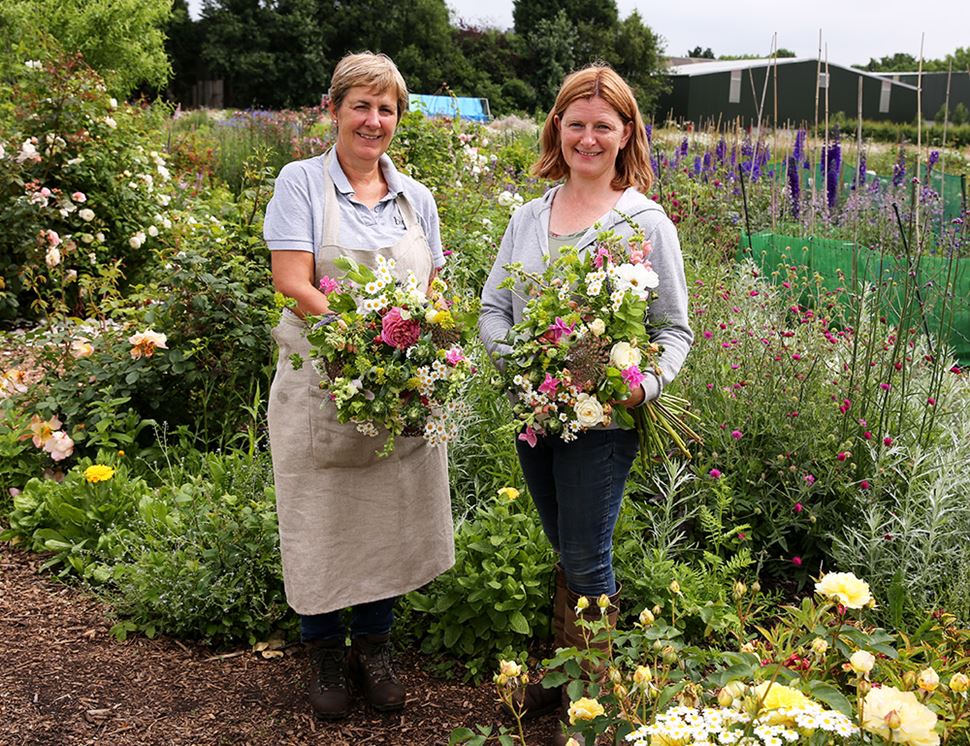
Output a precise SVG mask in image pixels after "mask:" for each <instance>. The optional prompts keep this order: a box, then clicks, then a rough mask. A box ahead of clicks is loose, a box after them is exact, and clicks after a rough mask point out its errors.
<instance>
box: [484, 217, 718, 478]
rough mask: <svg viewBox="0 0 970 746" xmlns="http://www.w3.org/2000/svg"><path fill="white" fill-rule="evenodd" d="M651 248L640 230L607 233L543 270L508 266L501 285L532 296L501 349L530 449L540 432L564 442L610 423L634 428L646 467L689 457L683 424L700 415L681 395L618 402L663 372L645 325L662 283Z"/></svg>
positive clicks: (518, 424) (519, 426) (688, 434)
mask: <svg viewBox="0 0 970 746" xmlns="http://www.w3.org/2000/svg"><path fill="white" fill-rule="evenodd" d="M651 248H652V247H651V246H650V242H649V241H644V240H643V238H642V236H634V238H632V239H629V240H628V241H624V240H623V239H622V238H621V237H620V236H618V235H617V234H616V233H614V232H613V231H606V232H603V233H601V234H600V235H599V236H598V237H597V241H596V243H595V245H593V246H591V247H590V248H589V249H588V250H586V251H585V252H583V253H582V254H580V253H577V252H576V250H575V249H572V248H571V247H566V248H565V249H563V252H562V254H561V256H560V257H559V258H558V259H557V260H556V261H555V262H553V263H552V264H551V265H550V266H549V267H547V268H546V270H545V271H544V272H543V273H541V274H539V273H535V272H528V271H526V270H525V269H523V267H522V265H521V264H519V263H514V264H508V265H506V270H507V271H508V272H509V276H508V277H507V278H506V279H505V280H504V281H503V282H502V284H501V285H500V287H503V288H507V289H510V290H511V291H512V292H517V289H518V288H523V287H524V288H527V292H528V293H529V295H530V298H529V301H528V303H527V304H526V306H525V309H524V311H523V315H522V320H521V321H520V322H519V323H517V324H515V325H514V326H513V327H512V329H511V330H510V332H509V334H508V336H507V337H506V340H505V341H506V342H507V343H508V344H509V345H510V347H511V350H510V351H509V352H506V353H505V354H504V355H503V358H504V359H505V363H506V364H505V376H506V381H505V384H506V386H508V387H509V388H510V390H511V391H512V393H513V394H514V400H515V401H514V403H513V424H512V426H513V427H514V428H515V429H516V430H521V432H520V434H519V436H518V437H519V439H520V440H523V441H525V442H527V443H528V444H529V445H531V446H535V444H536V442H537V438H538V437H539V436H558V437H560V438H562V439H563V440H564V441H567V442H568V441H571V440H575V439H576V438H577V436H578V434H579V433H581V432H583V431H585V430H590V429H592V428H596V427H599V426H606V425H610V424H611V423H616V425H618V426H619V427H621V428H624V429H633V428H636V430H637V432H638V434H639V438H640V454H641V458H642V459H643V461H644V465H646V463H647V461H648V460H662V459H666V458H667V456H668V454H669V453H670V452H671V451H675V452H679V453H680V454H682V455H683V456H685V457H687V458H689V457H690V453H689V451H688V449H687V443H688V442H689V441H691V440H698V441H699V440H700V436H698V435H697V434H696V433H695V432H694V431H693V430H692V429H691V427H690V426H689V425H688V424H687V423H688V420H690V419H692V418H696V415H695V414H693V413H692V412H690V411H689V403H688V402H687V401H686V400H685V399H682V398H680V397H676V396H672V395H670V394H667V393H664V394H663V395H662V396H661V397H660V398H659V399H655V400H653V401H648V402H646V403H645V404H644V405H643V406H640V407H635V408H627V407H625V406H623V405H621V404H618V403H617V402H620V401H623V400H625V399H627V398H629V397H630V396H631V395H632V392H633V391H634V390H635V388H636V387H638V386H640V385H641V383H642V382H643V380H644V376H647V375H657V376H658V377H659V376H660V369H659V367H658V360H659V358H660V354H661V352H662V350H661V347H660V345H658V344H656V343H654V342H651V341H650V337H649V334H648V328H647V324H646V319H647V311H648V309H649V305H650V302H651V301H652V300H653V299H654V298H656V297H657V295H656V292H655V290H656V289H657V286H658V284H659V278H658V276H657V273H656V272H654V271H653V268H652V266H651V264H650V259H649V256H650V251H651ZM660 290H661V291H662V288H660Z"/></svg>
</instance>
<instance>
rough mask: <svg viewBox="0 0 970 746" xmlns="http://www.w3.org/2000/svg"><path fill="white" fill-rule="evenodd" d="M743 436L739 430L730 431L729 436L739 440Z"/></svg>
mask: <svg viewBox="0 0 970 746" xmlns="http://www.w3.org/2000/svg"><path fill="white" fill-rule="evenodd" d="M743 436H744V433H742V432H741V431H740V430H732V431H731V437H732V438H734V439H735V440H741V438H742V437H743Z"/></svg>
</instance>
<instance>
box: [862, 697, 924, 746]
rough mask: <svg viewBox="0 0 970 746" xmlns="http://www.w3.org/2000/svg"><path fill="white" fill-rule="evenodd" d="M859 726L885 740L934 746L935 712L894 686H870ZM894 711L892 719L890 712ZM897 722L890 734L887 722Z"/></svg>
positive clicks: (915, 745) (909, 745) (910, 745)
mask: <svg viewBox="0 0 970 746" xmlns="http://www.w3.org/2000/svg"><path fill="white" fill-rule="evenodd" d="M862 712H863V719H862V727H863V729H864V730H867V731H869V732H870V733H875V734H876V735H878V736H880V737H881V738H882V739H883V740H885V741H887V742H888V741H890V740H891V741H892V742H893V743H904V744H908V746H937V745H938V744H939V743H940V736H939V734H938V733H937V732H936V713H935V712H933V711H932V710H931V709H929V708H928V707H926V706H925V705H923V704H921V703H920V702H919V700H918V699H916V695H915V694H913V692H901V691H899V689H897V688H896V687H893V686H882V687H873V688H872V689H870V690H869V693H868V694H866V698H865V700H864V703H863V707H862ZM893 712H895V714H896V715H895V717H893V716H892V713H893ZM896 718H898V720H899V724H898V726H897V727H895V728H892V730H891V732H890V727H889V725H890V721H892V722H893V723H895V722H896Z"/></svg>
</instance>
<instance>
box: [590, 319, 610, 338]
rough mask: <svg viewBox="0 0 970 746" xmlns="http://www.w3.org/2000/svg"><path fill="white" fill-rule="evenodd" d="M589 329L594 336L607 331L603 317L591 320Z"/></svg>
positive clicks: (599, 335) (601, 334)
mask: <svg viewBox="0 0 970 746" xmlns="http://www.w3.org/2000/svg"><path fill="white" fill-rule="evenodd" d="M589 330H590V331H591V332H592V333H593V336H594V337H601V336H603V334H604V333H605V332H606V322H605V321H603V319H593V320H592V321H590V322H589Z"/></svg>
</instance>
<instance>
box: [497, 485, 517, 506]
mask: <svg viewBox="0 0 970 746" xmlns="http://www.w3.org/2000/svg"><path fill="white" fill-rule="evenodd" d="M498 496H499V497H501V498H503V499H505V500H508V501H509V502H514V501H515V500H518V499H519V491H518V490H517V489H515V487H502V489H500V490H499V491H498Z"/></svg>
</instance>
